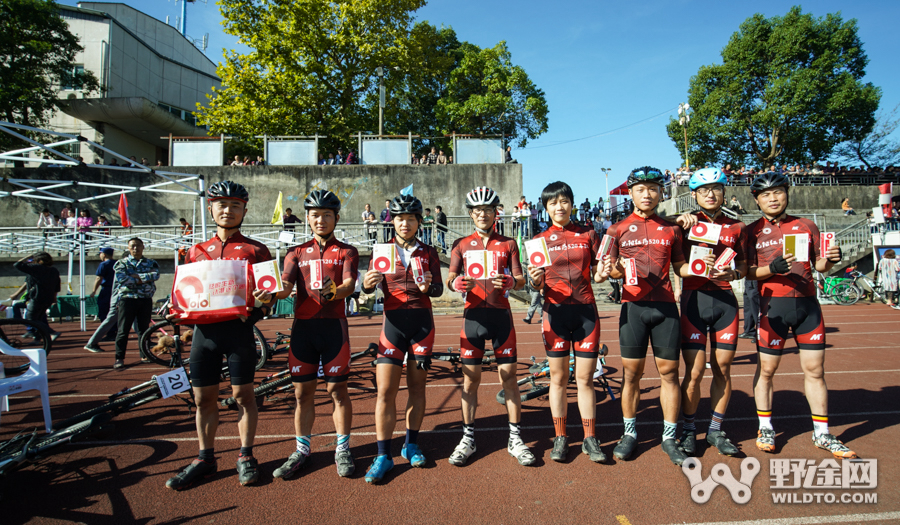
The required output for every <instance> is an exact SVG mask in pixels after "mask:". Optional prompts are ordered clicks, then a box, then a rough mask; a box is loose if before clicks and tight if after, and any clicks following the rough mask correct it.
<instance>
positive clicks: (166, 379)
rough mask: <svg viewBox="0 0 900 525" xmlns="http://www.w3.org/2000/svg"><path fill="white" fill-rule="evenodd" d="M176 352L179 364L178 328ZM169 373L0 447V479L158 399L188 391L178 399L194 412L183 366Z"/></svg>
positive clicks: (16, 437)
mask: <svg viewBox="0 0 900 525" xmlns="http://www.w3.org/2000/svg"><path fill="white" fill-rule="evenodd" d="M172 337H173V339H174V340H175V350H174V351H173V357H172V359H173V360H174V361H175V362H177V363H181V342H180V334H179V331H178V328H177V327H175V330H174V332H173V336H172ZM175 368H176V369H175V370H171V371H169V372H168V373H165V374H162V375H159V376H157V375H154V376H153V377H151V378H150V380H148V381H145V382H143V383H141V384H139V385H135V386H133V387H130V388H126V389H124V390H122V391H120V392H116V393H115V394H112V395H110V396H109V397H108V398H107V401H106V402H105V403H104V404H102V405H100V406H98V407H94V408H92V409H90V410H87V411H85V412H82V413H80V414H78V415H75V416H72V417H70V418H68V419H65V420H63V421H61V422H59V423H57V424H54V425H53V426H54V428H56V430H54V431H52V432H50V433H49V434H46V435H43V436H38V433H37V430H35V431H33V432H32V433H30V434H18V435H16V436H15V437H13V438H12V439H11V440H9V441H7V442H6V443H3V444H0V476H3V475H5V474H7V473H8V472H11V471H12V470H14V469H16V468H18V467H19V466H21V465H23V464H24V463H26V462H32V461H35V460H37V459H40V458H41V457H42V456H43V455H44V454H46V453H47V452H49V451H51V450H52V449H54V448H56V447H59V446H60V445H64V444H66V443H71V442H75V441H77V440H78V439H79V438H82V437H85V436H87V435H88V434H92V433H95V432H98V431H100V430H103V429H105V428H107V427H106V426H104V425H105V424H106V423H108V422H109V421H111V420H112V419H113V418H114V417H115V416H117V415H119V414H121V413H123V412H127V411H129V410H131V409H133V408H137V407H139V406H142V405H146V404H147V403H151V402H153V401H156V400H158V399H163V398H167V397H174V396H177V395H178V394H180V393H182V392H185V391H187V392H188V397H187V398H185V397H181V396H178V399H181V400H182V401H183V402H184V403H185V404H186V405H187V406H188V410H190V409H192V408H194V407H195V406H196V405H195V403H194V394H193V391H192V390H191V388H190V378H189V376H188V373H187V370H185V369H184V366H183V364H181V366H180V367H175Z"/></svg>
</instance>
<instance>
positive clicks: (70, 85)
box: [60, 64, 84, 90]
mask: <svg viewBox="0 0 900 525" xmlns="http://www.w3.org/2000/svg"><path fill="white" fill-rule="evenodd" d="M82 76H84V64H75V65H73V66H72V69H71V71H69V72H67V73H66V74H65V75H63V77H62V78H61V79H60V80H61V82H62V85H61V86H60V89H63V90H77V89H82V88H83V87H84V86H83V84H82V83H81V82H80V79H81V77H82Z"/></svg>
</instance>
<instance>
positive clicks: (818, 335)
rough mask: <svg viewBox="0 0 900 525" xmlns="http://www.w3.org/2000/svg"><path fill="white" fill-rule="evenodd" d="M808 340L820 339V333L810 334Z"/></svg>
mask: <svg viewBox="0 0 900 525" xmlns="http://www.w3.org/2000/svg"><path fill="white" fill-rule="evenodd" d="M809 340H810V341H821V340H822V334H813V335H812V336H810V338H809Z"/></svg>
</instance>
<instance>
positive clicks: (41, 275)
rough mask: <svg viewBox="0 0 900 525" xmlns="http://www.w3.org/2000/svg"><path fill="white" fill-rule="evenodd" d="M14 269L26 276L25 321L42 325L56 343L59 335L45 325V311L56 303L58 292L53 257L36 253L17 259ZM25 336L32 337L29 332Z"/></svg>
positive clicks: (57, 273)
mask: <svg viewBox="0 0 900 525" xmlns="http://www.w3.org/2000/svg"><path fill="white" fill-rule="evenodd" d="M15 267H16V270H19V271H20V272H22V273H24V274H26V275H27V276H28V277H27V278H26V279H25V285H26V288H27V290H28V305H27V307H26V309H25V319H27V320H29V321H34V322H35V323H38V324H39V325H43V327H44V328H46V329H47V331H48V332H49V333H50V338H51V339H52V340H53V341H56V338H58V337H59V335H60V334H59V332H57V331H55V330H53V329H52V328H50V325H49V324H48V323H47V309H48V308H50V307H51V306H53V304H54V303H56V294H58V293H59V291H60V279H59V270H57V269H56V268H54V267H53V257H51V256H50V254H49V253H47V252H38V253H36V254H34V255H28V256H26V257H23V258H21V259H19V260H18V261H17V262H16V264H15ZM27 335H30V336H31V337H34V334H33V333H31V331H29V332H28V334H27Z"/></svg>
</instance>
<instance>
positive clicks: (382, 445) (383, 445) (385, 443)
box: [378, 439, 391, 457]
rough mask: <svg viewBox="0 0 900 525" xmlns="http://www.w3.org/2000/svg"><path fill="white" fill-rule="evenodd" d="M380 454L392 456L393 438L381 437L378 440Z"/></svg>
mask: <svg viewBox="0 0 900 525" xmlns="http://www.w3.org/2000/svg"><path fill="white" fill-rule="evenodd" d="M378 455H379V456H388V457H391V440H390V439H379V440H378Z"/></svg>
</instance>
